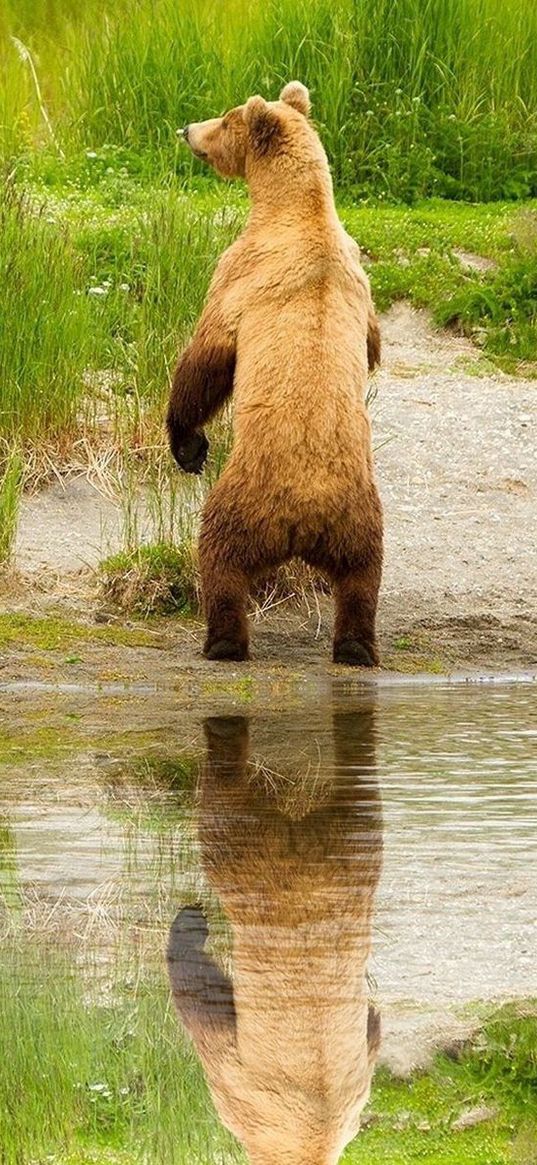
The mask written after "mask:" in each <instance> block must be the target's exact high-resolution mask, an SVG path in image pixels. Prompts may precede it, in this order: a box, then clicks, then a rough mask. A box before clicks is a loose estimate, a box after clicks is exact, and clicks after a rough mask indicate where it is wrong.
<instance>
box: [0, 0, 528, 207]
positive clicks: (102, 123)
mask: <svg viewBox="0 0 537 1165" xmlns="http://www.w3.org/2000/svg"><path fill="white" fill-rule="evenodd" d="M0 12H1V13H2V16H3V19H1V17H0V27H1V26H2V25H3V28H4V44H3V49H2V56H3V58H4V69H5V81H4V83H3V86H2V89H1V91H0V93H1V102H2V104H3V116H2V118H1V123H2V126H3V129H2V137H3V148H4V153H5V155H6V157H9V158H10V159H11V162H13V161H15V163H16V164H18V165H20V163H21V162H25V161H26V162H27V161H28V159H30V161H32V159H33V156H34V154H35V150H36V148H37V150H38V151H41V152H43V151H44V152H45V153H48V155H49V156H50V157H55V158H56V159H58V160H59V161H60V163H61V162H62V158H61V153H60V152H63V154H65V155H67V161H68V162H69V164H71V163H74V164H75V165H78V163H79V162H80V159H82V158H83V157H84V154H85V151H86V150H88V149H89V150H90V151H98V150H100V149H102V148H103V147H108V148H110V147H111V148H112V149H113V150H116V151H119V152H121V156H122V159H123V166H124V168H125V169H126V170H128V171H130V172H135V173H138V174H142V175H146V176H147V175H154V174H163V173H165V172H169V171H171V170H173V171H176V172H179V173H180V174H181V175H182V176H184V177H187V178H188V177H190V176H191V175H192V173H194V174H196V173H199V168H198V166H197V164H196V163H192V161H191V159H190V158H189V157H188V156H187V155H186V154H185V153H182V152H180V151H178V149H177V144H176V140H175V129H176V127H177V126H179V125H183V124H185V122H186V121H189V120H193V119H196V120H199V119H200V118H203V117H205V116H210V115H211V114H215V113H219V112H221V111H222V110H223V109H226V108H229V107H230V106H232V105H235V104H237V103H238V102H239V101H243V100H244V99H245V98H246V97H247V96H249V95H250V94H251V93H255V92H258V91H260V92H262V93H264V94H266V95H267V96H271V97H274V96H276V95H277V93H278V90H279V88H280V87H281V84H282V81H284V80H289V79H290V78H292V77H295V76H297V77H299V78H300V79H301V80H303V81H305V82H306V83H307V84H308V85H309V86H310V87H311V90H312V94H313V101H314V111H315V116H316V118H317V120H318V122H319V125H320V127H321V130H322V132H323V136H324V139H325V141H326V144H327V147H328V150H329V153H330V157H331V160H332V163H333V165H334V168H335V172H336V176H337V179H338V182H339V183H342V184H344V185H345V186H346V187H347V188H348V189H352V190H353V191H355V192H356V193H357V194H359V195H360V196H361V195H364V194H371V193H373V194H374V195H375V196H382V197H386V198H390V199H395V200H396V201H399V200H401V199H405V200H409V201H412V200H414V199H416V198H422V197H424V196H427V195H430V194H441V195H446V196H448V197H458V198H466V199H468V198H470V199H485V200H490V199H495V198H517V197H525V196H527V195H530V194H535V193H536V192H537V187H536V181H537V179H536V175H537V165H536V161H537V10H536V9H535V5H534V4H533V3H532V0H503V2H502V3H499V0H426V2H425V3H424V2H423V0H367V2H366V0H340V3H338V4H337V5H336V6H334V5H333V4H332V3H329V0H298V2H296V0H271V2H270V3H260V2H256V0H253V2H252V0H249V2H248V3H246V0H226V2H225V3H217V0H208V2H207V0H185V2H184V3H182V4H181V5H178V4H177V3H176V0H156V2H154V0H137V3H136V5H135V9H134V11H133V10H132V6H131V5H128V4H127V3H126V2H125V0H117V2H116V3H115V4H114V5H113V6H112V7H111V6H110V5H107V4H106V3H105V0H89V2H88V3H86V4H85V5H84V6H83V7H82V6H77V5H75V4H73V3H72V0H34V2H33V3H32V4H30V3H28V2H27V0H23V2H22V3H17V4H15V3H12V2H10V0H2V8H1V10H0ZM13 36H15V37H16V38H18V41H19V43H18V44H17V43H15V42H14V41H13V39H10V38H12V37H13ZM21 44H22V46H24V47H22V48H21ZM25 50H29V53H30V56H29V55H28V51H25ZM36 78H37V82H38V85H39V86H40V93H39V92H38V89H37V86H36ZM0 109H1V106H0ZM55 139H56V142H55Z"/></svg>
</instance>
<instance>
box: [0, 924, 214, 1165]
mask: <svg viewBox="0 0 537 1165" xmlns="http://www.w3.org/2000/svg"><path fill="white" fill-rule="evenodd" d="M73 955H74V952H73V953H72V954H71V957H70V958H69V957H68V955H67V954H66V953H64V954H62V953H57V952H56V953H55V952H54V948H53V945H52V944H50V945H49V946H47V945H46V938H45V937H43V938H42V940H41V942H40V943H38V944H37V943H34V942H31V941H30V940H28V939H26V940H20V941H19V942H16V941H14V942H12V943H10V944H9V947H8V950H7V951H6V948H5V945H4V948H3V956H2V961H1V964H0V1031H1V1032H2V1033H3V1035H4V1036H5V1037H6V1038H7V1039H8V1042H9V1047H10V1054H9V1056H6V1057H5V1058H4V1060H3V1064H2V1072H1V1073H0V1146H1V1148H0V1161H1V1162H2V1165H22V1163H27V1162H29V1161H39V1162H41V1161H44V1160H47V1161H52V1162H54V1163H55V1165H56V1163H57V1165H67V1162H75V1161H76V1162H81V1163H82V1162H89V1161H93V1162H95V1165H104V1163H105V1162H107V1161H113V1162H119V1161H124V1162H125V1165H127V1163H128V1165H131V1163H132V1165H134V1163H138V1162H139V1163H141V1162H146V1161H149V1160H151V1161H152V1162H155V1163H157V1165H159V1163H162V1165H168V1163H170V1165H171V1162H175V1161H190V1160H200V1161H201V1160H206V1159H207V1152H208V1149H209V1146H210V1147H211V1152H213V1151H215V1152H216V1153H219V1152H224V1151H225V1152H226V1154H228V1155H230V1160H233V1159H234V1157H235V1154H234V1152H233V1145H232V1140H231V1137H230V1136H229V1135H228V1134H226V1132H225V1130H223V1129H222V1128H221V1127H220V1126H219V1124H218V1122H217V1119H216V1116H215V1115H214V1111H213V1109H212V1105H211V1103H210V1100H209V1098H208V1093H207V1087H206V1084H205V1081H204V1079H203V1073H202V1070H201V1067H200V1066H199V1063H198V1061H197V1059H196V1057H195V1056H194V1054H193V1052H192V1051H191V1050H190V1048H189V1047H188V1046H187V1044H186V1042H185V1041H184V1040H183V1039H182V1038H181V1035H180V1031H179V1026H178V1024H177V1022H176V1019H175V1016H174V1015H173V1014H172V1011H171V1007H170V1003H169V999H168V992H167V989H166V986H165V984H164V982H163V981H162V979H161V978H160V977H159V976H158V975H157V974H156V973H155V972H153V973H149V972H147V971H146V972H144V973H142V970H141V968H140V967H135V966H124V967H123V968H122V969H121V968H118V967H117V966H116V967H115V970H112V968H111V967H110V968H109V969H107V972H106V980H105V981H104V982H103V984H102V988H103V989H100V988H99V979H98V976H99V974H100V975H101V976H102V971H103V968H102V967H101V969H100V965H99V964H98V963H96V964H95V966H93V967H91V966H88V967H87V968H86V971H87V975H86V977H84V976H83V975H81V973H80V971H77V970H75V965H74V961H72V960H73ZM109 980H111V982H110V984H109V986H108V988H107V987H106V984H107V983H108V981H109ZM92 981H93V986H92Z"/></svg>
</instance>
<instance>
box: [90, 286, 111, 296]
mask: <svg viewBox="0 0 537 1165" xmlns="http://www.w3.org/2000/svg"><path fill="white" fill-rule="evenodd" d="M88 295H108V288H107V287H88Z"/></svg>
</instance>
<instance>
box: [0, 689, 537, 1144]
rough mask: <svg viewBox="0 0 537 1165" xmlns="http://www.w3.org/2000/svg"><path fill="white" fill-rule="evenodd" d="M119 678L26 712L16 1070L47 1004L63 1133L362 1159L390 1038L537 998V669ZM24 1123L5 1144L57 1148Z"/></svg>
mask: <svg viewBox="0 0 537 1165" xmlns="http://www.w3.org/2000/svg"><path fill="white" fill-rule="evenodd" d="M106 695H107V698H109V697H110V695H111V693H107V694H106ZM112 696H113V697H114V700H115V702H113V703H112V705H111V704H110V703H108V704H105V702H103V701H104V697H103V698H102V700H101V704H99V700H98V698H97V697H96V696H95V695H92V697H91V700H90V701H89V702H88V701H86V702H84V701H82V700H80V701H79V702H78V703H77V695H76V693H73V692H65V693H63V694H61V695H57V698H56V703H54V700H52V704H51V708H50V710H49V712H48V713H47V712H46V711H45V709H44V708H43V707H41V710H39V708H37V707H36V706H33V707H32V714H31V717H30V716H28V715H25V713H26V711H27V709H26V705H25V702H24V698H23V697H21V698H20V699H19V701H18V703H17V705H16V707H14V709H13V715H12V716H11V717H10V718H6V722H5V723H6V724H10V723H11V725H12V726H13V725H17V726H18V727H19V728H20V731H19V732H16V733H15V734H13V733H12V734H11V736H9V734H8V738H7V743H6V745H5V746H4V751H3V756H2V759H3V761H4V764H3V768H2V770H1V772H3V776H1V777H0V782H1V783H0V789H1V802H2V816H1V818H0V824H1V835H0V836H1V844H2V849H1V866H0V872H1V881H0V887H1V889H2V898H3V908H2V911H1V914H0V925H1V927H2V932H1V933H2V940H3V941H2V956H1V957H0V962H1V963H2V964H3V978H2V990H3V995H2V999H3V1001H4V1003H3V1006H4V1020H3V1022H4V1024H6V1023H8V1022H9V1023H10V1024H13V1023H15V1024H19V1025H20V1031H19V1035H18V1044H19V1049H22V1053H21V1055H22V1058H21V1059H19V1061H17V1064H16V1065H15V1066H14V1067H13V1069H12V1071H13V1075H14V1084H15V1086H16V1084H17V1079H16V1074H17V1073H19V1074H22V1073H23V1072H24V1071H25V1070H26V1069H28V1071H29V1074H30V1078H32V1072H33V1071H36V1069H35V1068H32V1064H33V1060H32V1055H33V1052H31V1051H29V1050H28V1049H27V1050H26V1051H25V1039H27V1033H26V1035H25V1032H26V1027H25V1025H26V1023H27V1022H28V1024H30V1026H31V1024H33V1025H34V1029H33V1030H34V1036H33V1037H32V1040H33V1039H34V1038H35V1026H36V1025H37V1027H38V1029H39V1031H40V1032H41V1036H40V1040H41V1048H42V1049H43V1048H44V1049H45V1052H46V1055H49V1056H50V1064H51V1071H54V1073H56V1074H58V1073H59V1078H60V1079H61V1080H63V1079H64V1077H65V1080H64V1086H65V1087H64V1095H63V1099H62V1112H64V1111H68V1112H69V1113H70V1114H71V1115H70V1116H69V1121H68V1124H69V1128H68V1129H67V1128H66V1129H63V1131H62V1128H61V1120H60V1123H59V1126H58V1127H59V1132H58V1136H59V1137H60V1142H59V1143H60V1144H62V1145H63V1144H68V1143H69V1139H68V1138H69V1136H70V1135H71V1132H72V1127H73V1122H75V1124H76V1121H77V1120H78V1121H79V1124H80V1122H82V1125H81V1127H82V1128H83V1137H82V1139H84V1138H86V1140H88V1138H89V1140H90V1141H91V1137H92V1136H93V1137H95V1136H97V1134H98V1135H99V1137H100V1138H101V1139H102V1136H103V1135H104V1133H103V1130H105V1131H106V1130H108V1132H109V1135H110V1137H112V1143H114V1144H116V1143H117V1144H118V1145H121V1146H122V1147H123V1146H125V1147H127V1148H129V1149H130V1148H132V1152H133V1154H134V1155H133V1157H132V1160H142V1159H143V1160H146V1159H147V1160H159V1161H160V1160H162V1161H163V1162H168V1161H169V1162H170V1163H171V1162H172V1161H175V1160H183V1159H196V1160H197V1159H198V1158H199V1159H200V1160H202V1159H207V1153H208V1152H210V1154H211V1157H212V1158H214V1159H220V1158H222V1159H224V1158H228V1157H230V1156H233V1155H234V1154H235V1153H236V1148H235V1146H234V1142H233V1141H232V1140H230V1139H229V1138H228V1136H227V1133H226V1132H224V1131H223V1129H222V1126H225V1128H226V1129H228V1130H231V1132H232V1133H233V1134H234V1135H235V1137H236V1138H237V1139H238V1141H239V1142H240V1144H241V1145H242V1146H243V1147H244V1148H246V1150H247V1152H248V1156H249V1159H250V1160H251V1161H252V1162H260V1163H261V1162H269V1161H276V1160H278V1161H280V1160H281V1161H286V1160H289V1161H293V1162H295V1163H296V1162H300V1161H306V1159H307V1160H308V1161H331V1160H334V1161H335V1160H337V1158H338V1156H339V1154H340V1152H341V1151H342V1149H343V1148H344V1146H345V1145H346V1144H347V1142H349V1141H350V1140H351V1139H352V1137H353V1136H354V1135H355V1133H356V1132H357V1131H358V1128H359V1125H360V1115H361V1112H362V1109H363V1108H364V1106H365V1104H366V1102H367V1099H368V1096H369V1091H370V1088H371V1086H372V1088H373V1093H374V1090H375V1075H374V1074H375V1068H376V1066H377V1063H378V1062H379V1061H380V1062H384V1063H387V1064H388V1065H390V1066H391V1067H392V1068H393V1069H397V1070H408V1069H411V1068H413V1067H415V1066H416V1065H419V1064H420V1063H424V1062H426V1061H427V1058H428V1057H430V1052H431V1048H432V1047H434V1045H435V1042H436V1043H438V1041H439V1039H441V1037H442V1038H444V1041H445V1039H446V1038H447V1039H449V1038H455V1037H456V1036H457V1035H459V1034H461V1032H462V1033H463V1032H464V1031H465V1030H466V1028H467V1026H468V1023H469V1017H471V1015H472V1013H473V1010H474V1011H475V1007H476V1005H479V1006H482V1005H483V1003H488V1004H490V1003H491V1002H492V1001H497V1000H501V999H513V998H517V999H519V998H523V997H531V996H536V995H537V971H536V969H535V950H536V938H537V935H536V929H537V924H536V919H537V875H536V872H535V871H536V865H535V857H536V835H537V831H536V804H537V802H536V798H535V758H536V755H537V752H536V738H537V718H536V714H535V707H536V700H535V689H534V687H533V686H532V685H531V684H530V683H527V684H524V683H523V684H517V685H513V684H494V685H490V686H489V685H487V686H480V687H468V686H459V685H451V686H450V685H447V684H445V685H444V684H437V685H434V686H410V687H405V686H398V687H387V688H379V689H374V688H365V689H364V688H360V686H357V685H356V684H353V683H349V684H345V683H340V682H335V683H334V686H333V687H332V688H331V689H330V690H328V691H327V690H325V689H322V690H321V689H319V690H318V691H313V690H312V692H311V693H310V694H309V696H308V698H301V697H299V696H297V694H296V693H288V692H285V691H282V692H278V691H276V692H273V693H272V695H271V697H270V698H267V699H264V700H261V699H259V700H256V698H255V696H254V697H253V698H252V699H251V702H249V701H250V697H248V698H244V696H243V697H242V698H241V699H237V698H234V699H229V698H223V697H222V698H218V699H216V698H209V697H207V696H206V697H205V699H204V700H201V701H199V702H198V704H197V706H194V707H193V706H190V707H189V706H188V705H181V703H180V701H179V700H178V699H177V697H176V696H173V695H172V696H169V697H167V698H166V697H160V698H158V699H157V698H156V697H154V696H153V695H152V694H151V693H150V692H147V693H145V696H144V698H142V695H141V694H140V693H137V694H134V693H131V694H129V693H128V692H127V693H123V695H120V696H118V697H117V700H116V699H115V697H116V693H115V691H114V693H112ZM36 698H37V697H36ZM58 700H60V703H59V704H58V703H57V701H58ZM62 700H63V701H64V702H63V703H62V702H61V701H62ZM65 701H68V702H67V703H65ZM106 723H108V725H109V727H108V729H107V731H106V732H105V729H104V726H105V724H106ZM25 725H26V731H24V726H25ZM0 901H1V899H0ZM166 950H167V952H168V957H167V958H166ZM39 980H41V981H44V982H45V985H46V986H45V990H44V992H43V989H42V987H41V988H38V994H39V996H40V1001H39V1005H38V1006H39V1007H40V1008H41V1010H40V1011H39V1013H38V1014H36V1016H35V1018H34V1019H33V1020H32V1019H31V1016H32V1008H33V1007H34V1006H37V1005H36V1004H35V1002H34V1001H35V999H36V984H37V983H38V982H39ZM170 985H171V988H172V996H173V1000H174V1003H175V1009H176V1013H177V1020H176V1018H175V1016H174V1014H173V1008H172V1007H171V1006H170V995H169V986H170ZM25 991H26V993H27V994H26V995H25ZM47 992H48V994H47ZM43 997H44V999H45V1001H46V999H47V998H53V999H54V1009H53V1011H54V1022H55V1023H56V1022H57V1019H58V1016H60V1019H61V1022H60V1029H59V1031H60V1034H58V1030H56V1029H54V1030H55V1035H54V1041H55V1042H54V1048H55V1049H56V1051H55V1052H54V1055H53V1054H52V1052H49V1051H47V1048H48V1043H47V1041H48V1040H49V1038H50V1043H51V1047H52V1042H53V1041H52V1035H51V1025H52V1019H51V1016H50V1015H49V1014H48V1013H45V1011H43V1007H44V1006H45V1004H44V1003H43ZM21 1000H22V1002H21ZM6 1001H7V1002H6ZM14 1001H15V1002H14ZM17 1009H18V1010H17ZM62 1012H64V1015H63V1019H62V1018H61V1017H62ZM13 1015H15V1019H13ZM28 1016H30V1020H31V1022H30V1020H28ZM0 1030H1V1028H0ZM69 1031H71V1033H72V1046H71V1045H69V1048H68V1049H66V1051H65V1055H64V1054H63V1053H62V1054H61V1057H60V1059H61V1064H60V1068H58V1064H57V1063H56V1060H55V1059H54V1056H55V1055H56V1056H57V1055H59V1053H58V1052H57V1048H58V1044H60V1045H61V1042H62V1039H63V1038H64V1034H65V1032H69ZM112 1032H113V1038H112V1034H111V1033H112ZM126 1032H130V1033H131V1034H130V1035H128V1037H127V1035H126V1034H125V1033H126ZM3 1034H4V1036H5V1035H6V1033H5V1031H4V1032H3ZM187 1036H188V1038H187ZM10 1038H11V1039H12V1038H13V1034H12V1033H11V1034H10ZM65 1038H67V1036H66V1035H65ZM36 1042H39V1041H38V1040H36ZM148 1044H150V1045H151V1047H152V1048H153V1053H152V1054H153V1056H154V1062H153V1060H152V1061H151V1065H150V1067H148V1063H147V1056H148V1052H147V1047H148ZM194 1049H195V1050H196V1053H197V1057H198V1058H197V1059H194V1058H193V1050H194ZM41 1054H44V1053H43V1052H41ZM99 1057H100V1059H99ZM111 1062H113V1064H114V1065H115V1067H114V1071H113V1072H112V1071H111V1067H110V1064H111ZM66 1064H67V1065H68V1069H67V1068H66V1067H65V1065H66ZM201 1068H202V1069H203V1073H204V1080H203V1078H202V1076H201ZM62 1073H63V1075H62ZM96 1073H98V1074H100V1075H101V1076H103V1077H105V1079H104V1080H101V1079H92V1074H93V1076H95V1074H96ZM114 1074H115V1075H114ZM112 1077H114V1078H113V1079H112ZM121 1080H123V1084H121ZM371 1082H373V1083H372V1085H371ZM122 1088H123V1090H124V1091H123V1092H122V1091H121V1090H122ZM77 1090H78V1092H77ZM58 1092H59V1093H60V1092H61V1087H60V1085H58ZM209 1093H210V1098H209ZM75 1094H76V1097H77V1099H76V1105H75V1109H73V1113H74V1115H73V1113H71V1110H70V1108H69V1105H72V1104H74V1101H73V1100H72V1097H73V1095H75ZM6 1095H7V1089H6ZM1 1096H2V1087H1V1083H0V1098H1ZM141 1096H143V1097H144V1103H143V1105H142V1104H141V1101H140V1097H141ZM42 1103H43V1107H44V1108H46V1106H47V1105H48V1106H49V1107H50V1105H51V1104H52V1099H51V1098H50V1097H49V1096H48V1093H46V1088H45V1089H44V1092H43V1098H42ZM212 1106H214V1109H216V1113H217V1114H218V1117H219V1118H220V1120H219V1122H218V1121H217V1119H216V1117H215V1115H214V1109H213V1107H212ZM23 1108H24V1106H23ZM75 1110H76V1111H75ZM81 1113H82V1116H81ZM151 1114H152V1115H151ZM11 1120H12V1126H13V1125H14V1118H13V1115H12V1117H11ZM16 1121H18V1122H19V1124H18V1126H17V1131H16V1133H14V1134H13V1133H11V1134H10V1135H11V1139H12V1145H13V1144H15V1141H17V1144H18V1150H17V1151H18V1156H17V1155H16V1152H15V1150H14V1149H12V1148H11V1149H10V1150H9V1152H11V1156H10V1155H9V1152H8V1151H7V1150H6V1155H5V1157H1V1154H0V1159H1V1160H2V1162H3V1161H4V1160H5V1161H6V1162H8V1165H11V1161H13V1162H15V1161H16V1162H17V1165H20V1162H26V1161H28V1163H30V1161H33V1160H37V1159H38V1158H37V1151H45V1150H50V1151H54V1150H56V1148H57V1146H56V1144H55V1143H54V1135H52V1134H50V1136H49V1134H48V1133H46V1131H45V1132H44V1131H43V1120H42V1119H41V1121H40V1126H39V1127H40V1132H39V1133H37V1132H36V1131H35V1129H34V1131H33V1132H32V1127H33V1126H32V1122H31V1120H30V1117H28V1120H27V1122H26V1124H24V1121H23V1119H22V1117H21V1116H20V1113H19V1112H18V1113H17V1118H16ZM21 1121H22V1123H20V1122H21ZM69 1122H70V1123H69ZM15 1123H16V1122H15ZM37 1123H39V1122H36V1124H37ZM23 1125H24V1127H23ZM1 1129H2V1126H1V1121H0V1133H1ZM69 1130H71V1132H70V1131H69ZM6 1135H7V1134H6ZM107 1135H108V1134H107ZM47 1136H49V1140H48V1141H47ZM77 1136H78V1133H77ZM80 1136H82V1133H80ZM25 1138H26V1142H25V1143H26V1145H27V1147H26V1148H21V1146H22V1143H23V1141H24V1140H25ZM32 1138H33V1140H32ZM36 1138H37V1139H36ZM61 1138H63V1141H62V1139H61ZM122 1138H123V1139H122ZM129 1138H131V1140H129ZM105 1139H106V1138H105ZM131 1141H132V1145H131ZM0 1143H1V1142H0ZM77 1143H78V1142H77ZM84 1143H86V1142H84ZM92 1143H93V1142H92ZM107 1143H108V1142H107ZM178 1146H179V1147H180V1148H181V1152H180V1153H179V1149H178ZM138 1151H140V1153H141V1156H138V1155H137V1153H138ZM144 1154H145V1155H144ZM178 1154H179V1155H178ZM130 1159H131V1158H129V1160H130ZM40 1160H41V1159H40V1158H39V1161H40ZM54 1160H56V1158H54ZM58 1160H61V1161H63V1160H64V1158H63V1157H60V1158H58ZM65 1160H67V1158H65Z"/></svg>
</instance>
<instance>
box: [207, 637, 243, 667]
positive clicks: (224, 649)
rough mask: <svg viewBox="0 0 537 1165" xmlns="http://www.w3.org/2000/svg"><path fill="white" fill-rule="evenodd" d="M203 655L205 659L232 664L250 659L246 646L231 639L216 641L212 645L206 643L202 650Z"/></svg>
mask: <svg viewBox="0 0 537 1165" xmlns="http://www.w3.org/2000/svg"><path fill="white" fill-rule="evenodd" d="M203 654H204V656H205V658H206V659H223V660H224V659H227V660H230V661H233V662H240V661H241V660H243V659H249V658H250V656H249V654H248V646H247V644H245V643H237V641H236V640H233V639H216V640H215V641H214V642H213V643H209V642H207V643H206V644H205V647H204V648H203Z"/></svg>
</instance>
